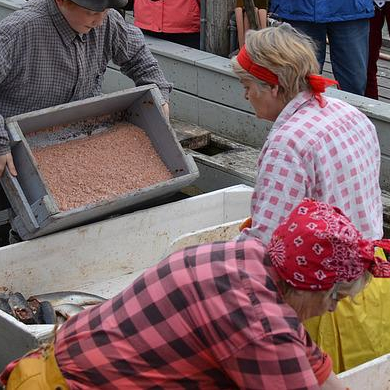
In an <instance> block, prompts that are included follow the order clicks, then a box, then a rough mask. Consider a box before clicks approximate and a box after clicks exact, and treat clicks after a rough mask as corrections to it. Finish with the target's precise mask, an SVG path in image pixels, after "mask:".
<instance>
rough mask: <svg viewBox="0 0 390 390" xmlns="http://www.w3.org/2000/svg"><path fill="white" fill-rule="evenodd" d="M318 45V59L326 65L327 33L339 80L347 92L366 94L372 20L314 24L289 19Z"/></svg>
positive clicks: (321, 63)
mask: <svg viewBox="0 0 390 390" xmlns="http://www.w3.org/2000/svg"><path fill="white" fill-rule="evenodd" d="M287 22H288V23H290V24H291V25H292V26H293V27H295V28H296V29H297V30H300V31H301V32H303V33H305V34H306V35H308V36H309V37H311V38H312V39H313V40H314V41H315V43H316V44H317V59H318V62H319V63H320V66H321V71H322V68H323V66H324V61H325V54H326V36H328V39H329V48H330V60H331V63H332V70H333V74H334V77H335V79H336V80H337V81H338V82H339V84H340V88H341V89H342V90H343V91H347V92H352V93H355V94H358V95H364V92H365V89H366V82H367V63H368V38H369V28H370V25H369V19H359V20H352V21H347V22H332V23H311V22H296V21H292V20H287Z"/></svg>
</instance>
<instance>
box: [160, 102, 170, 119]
mask: <svg viewBox="0 0 390 390" xmlns="http://www.w3.org/2000/svg"><path fill="white" fill-rule="evenodd" d="M161 108H162V109H163V112H164V115H165V118H167V121H168V122H169V104H168V103H164V104H163V105H162V106H161Z"/></svg>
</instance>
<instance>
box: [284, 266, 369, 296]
mask: <svg viewBox="0 0 390 390" xmlns="http://www.w3.org/2000/svg"><path fill="white" fill-rule="evenodd" d="M371 277H372V275H371V274H370V273H369V272H368V271H365V272H364V273H363V275H361V276H360V277H359V278H358V279H356V280H353V281H351V282H339V283H336V284H335V285H334V286H333V287H332V288H331V289H330V290H327V291H318V290H317V291H315V292H316V293H323V295H324V298H329V297H330V296H331V295H332V294H333V292H334V291H335V289H336V291H337V294H343V295H345V296H349V297H350V298H352V300H353V298H354V297H355V296H356V295H357V294H359V293H360V292H361V291H362V290H364V288H365V287H366V286H367V284H368V283H369V282H370V280H371ZM278 287H279V290H280V292H281V293H282V296H283V297H284V298H291V296H292V295H294V293H295V292H296V290H297V289H296V288H294V287H293V286H291V284H289V283H287V282H286V281H284V280H279V281H278ZM307 292H308V293H310V292H312V291H307Z"/></svg>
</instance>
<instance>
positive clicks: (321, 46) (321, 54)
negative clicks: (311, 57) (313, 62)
mask: <svg viewBox="0 0 390 390" xmlns="http://www.w3.org/2000/svg"><path fill="white" fill-rule="evenodd" d="M285 21H286V22H287V23H289V24H291V26H293V27H294V28H296V29H297V30H299V31H300V32H302V33H304V34H306V35H308V36H309V37H310V38H311V39H312V40H313V41H314V43H315V44H316V46H317V47H316V49H317V50H316V56H317V60H318V62H319V64H320V72H322V68H323V67H324V62H325V55H326V24H324V23H310V22H296V21H294V20H285Z"/></svg>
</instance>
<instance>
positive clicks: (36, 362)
mask: <svg viewBox="0 0 390 390" xmlns="http://www.w3.org/2000/svg"><path fill="white" fill-rule="evenodd" d="M5 388H6V390H16V389H17V390H68V389H69V387H68V385H67V384H66V382H65V379H64V377H63V376H62V374H61V371H60V369H59V368H58V365H57V361H56V358H55V356H54V347H53V344H51V345H49V346H47V347H44V348H42V349H41V354H40V356H34V357H29V356H26V357H24V358H22V359H21V360H20V361H19V362H18V364H17V365H16V366H15V368H14V369H13V370H12V372H11V374H10V376H9V378H8V381H7V385H6V387H5Z"/></svg>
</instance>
